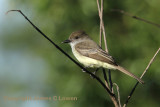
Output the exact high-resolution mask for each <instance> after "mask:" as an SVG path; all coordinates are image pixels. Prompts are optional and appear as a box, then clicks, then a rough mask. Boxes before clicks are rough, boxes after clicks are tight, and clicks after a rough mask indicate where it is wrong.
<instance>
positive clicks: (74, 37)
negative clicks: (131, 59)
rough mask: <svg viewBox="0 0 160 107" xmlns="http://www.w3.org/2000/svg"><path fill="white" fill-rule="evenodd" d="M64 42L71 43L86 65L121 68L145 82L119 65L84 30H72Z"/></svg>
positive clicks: (79, 58)
mask: <svg viewBox="0 0 160 107" xmlns="http://www.w3.org/2000/svg"><path fill="white" fill-rule="evenodd" d="M62 43H69V44H70V46H71V48H72V53H73V55H74V56H75V57H76V59H77V60H78V61H79V62H80V63H81V64H83V65H84V66H85V67H90V68H100V67H102V68H107V69H113V70H119V71H121V72H123V73H124V74H126V75H128V76H130V77H132V78H134V79H136V80H137V81H138V82H140V83H141V84H143V83H144V81H143V80H141V79H140V78H139V77H137V76H135V75H134V74H133V73H131V72H129V71H128V70H126V69H125V68H123V67H122V66H120V65H118V64H117V63H116V62H115V60H114V59H113V57H112V56H111V55H109V53H108V52H106V51H104V50H103V49H102V48H101V47H100V46H99V45H98V44H97V43H96V42H94V41H93V40H92V39H91V38H90V37H89V35H88V34H86V32H85V31H83V30H78V31H75V32H72V33H71V35H70V36H69V39H67V40H65V41H63V42H62Z"/></svg>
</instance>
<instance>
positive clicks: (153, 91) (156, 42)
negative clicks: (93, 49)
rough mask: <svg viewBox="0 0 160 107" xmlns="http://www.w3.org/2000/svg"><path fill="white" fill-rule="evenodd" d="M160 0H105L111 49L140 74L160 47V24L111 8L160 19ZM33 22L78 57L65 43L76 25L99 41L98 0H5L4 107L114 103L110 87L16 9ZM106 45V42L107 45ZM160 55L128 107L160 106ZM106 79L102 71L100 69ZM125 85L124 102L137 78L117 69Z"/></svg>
mask: <svg viewBox="0 0 160 107" xmlns="http://www.w3.org/2000/svg"><path fill="white" fill-rule="evenodd" d="M159 4H160V1H158V0H152V1H150V0H143V1H139V0H123V1H120V0H111V1H109V0H104V24H105V27H106V33H107V43H108V48H109V53H110V54H111V55H112V56H113V57H114V58H115V59H116V61H117V62H118V63H119V64H120V65H121V66H123V67H125V68H126V69H128V70H129V71H130V72H132V73H134V74H135V75H137V76H140V75H141V74H142V72H143V71H144V70H145V68H146V66H147V64H148V63H149V61H150V59H151V58H152V56H153V55H154V53H155V52H156V51H157V49H158V48H159V46H160V35H159V34H160V29H159V28H157V27H155V26H153V25H150V24H147V23H144V22H142V21H138V20H135V19H132V18H130V17H128V16H125V15H122V14H120V13H117V12H111V11H110V10H111V9H115V8H116V9H123V10H125V11H127V12H129V13H132V14H134V15H137V16H139V17H141V18H144V19H146V20H150V21H153V22H155V23H157V24H159V23H160V6H159ZM10 9H20V10H22V11H23V12H24V13H25V14H26V15H27V17H28V18H30V19H31V21H32V22H33V23H34V24H35V25H36V26H37V27H39V28H40V29H41V30H42V31H43V32H44V33H45V34H46V35H47V36H49V37H50V38H51V39H52V40H53V41H54V42H55V43H57V44H58V45H59V46H60V47H61V48H62V49H64V50H65V51H66V52H67V53H68V54H69V55H71V56H72V57H74V56H73V54H72V52H71V49H70V46H69V45H64V44H61V42H62V41H64V40H66V39H67V38H68V37H69V35H70V34H71V33H72V32H74V31H76V30H79V29H81V30H85V31H86V32H87V33H88V34H89V35H90V37H91V38H92V39H93V40H94V41H96V42H97V43H98V41H99V16H98V10H97V4H96V0H1V1H0V86H1V88H0V95H1V96H0V106H1V107H9V106H13V107H35V106H37V107H106V106H107V107H112V106H113V104H112V102H111V100H110V98H109V96H108V93H106V91H105V90H104V88H103V87H102V86H101V85H100V84H99V83H97V81H96V80H94V79H92V78H90V76H89V75H87V74H85V73H82V72H81V69H80V68H79V67H77V66H76V65H75V64H74V63H73V62H71V61H70V60H69V59H68V58H67V57H65V56H64V55H63V54H62V53H61V52H59V51H58V50H57V49H56V48H55V47H54V46H52V44H51V43H49V41H47V40H46V39H44V38H43V37H42V36H41V35H40V34H39V33H38V32H37V31H35V29H33V27H32V26H31V25H30V24H29V23H28V22H27V21H26V20H25V19H24V18H23V17H22V16H21V15H20V14H19V13H16V12H12V13H9V14H8V15H5V12H6V11H8V10H10ZM103 47H104V46H103ZM159 65H160V54H158V55H157V57H156V59H155V61H154V62H153V64H152V66H151V67H150V68H149V70H148V72H147V73H146V74H145V76H144V78H143V80H144V81H145V84H144V85H139V86H138V87H137V89H136V91H135V93H134V95H133V96H132V98H131V100H130V102H129V104H128V107H159V105H160V103H159V99H160V91H159V90H160V83H159V81H160V78H159V75H160V72H159V71H160V70H159V69H160V66H159ZM97 75H98V76H100V77H102V78H103V75H102V72H98V73H97ZM112 81H113V82H115V83H117V84H118V86H119V89H120V95H121V103H122V104H123V103H124V101H125V100H126V98H127V96H128V95H129V92H130V91H131V89H132V88H133V86H134V84H135V83H136V80H134V79H132V78H130V77H128V76H126V75H124V74H122V73H120V72H119V71H117V70H116V71H112ZM4 96H8V97H26V96H31V97H35V96H37V97H52V96H61V97H77V98H78V100H77V101H46V100H41V101H40V100H38V101H8V100H5V99H4Z"/></svg>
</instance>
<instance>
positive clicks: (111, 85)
mask: <svg viewBox="0 0 160 107" xmlns="http://www.w3.org/2000/svg"><path fill="white" fill-rule="evenodd" d="M108 74H109V83H110V89H111V91H112V93H113V83H112V78H111V70H110V69H109V70H108Z"/></svg>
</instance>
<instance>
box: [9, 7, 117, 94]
mask: <svg viewBox="0 0 160 107" xmlns="http://www.w3.org/2000/svg"><path fill="white" fill-rule="evenodd" d="M11 11H16V12H19V13H20V14H21V15H22V16H23V17H24V18H25V19H26V20H27V21H28V22H29V23H30V24H31V25H32V26H33V28H35V29H36V30H37V31H38V32H39V33H40V34H41V35H42V36H43V37H44V38H46V39H47V40H48V41H50V42H51V43H52V44H53V45H54V46H55V47H56V48H57V49H58V50H59V51H61V52H62V53H63V54H64V55H65V56H66V57H68V58H69V59H70V60H71V61H72V62H74V63H75V64H76V65H77V66H78V67H80V68H81V69H82V70H83V71H86V73H87V74H89V75H91V76H92V77H93V78H95V79H96V80H97V81H98V83H100V84H101V85H102V86H103V87H104V88H105V90H106V91H107V92H108V93H109V95H110V96H113V97H114V96H115V95H114V94H113V93H112V92H111V91H110V90H109V89H108V88H107V87H106V85H105V84H104V83H103V82H102V80H101V79H100V78H99V77H97V76H96V75H94V74H93V73H91V72H89V71H88V70H87V69H85V68H84V67H83V66H81V65H80V64H79V63H78V62H77V61H75V60H74V59H73V58H72V57H71V56H69V55H68V54H67V53H66V52H65V51H64V50H62V49H61V48H60V47H59V46H58V45H57V44H55V43H54V42H53V41H52V40H51V39H50V38H48V37H47V36H46V35H45V34H44V33H43V32H42V31H41V30H40V29H39V28H38V27H36V26H35V25H34V24H33V23H32V22H31V21H30V20H29V19H28V18H27V17H26V16H25V15H24V14H23V12H22V11H21V10H9V11H8V12H7V13H9V12H11Z"/></svg>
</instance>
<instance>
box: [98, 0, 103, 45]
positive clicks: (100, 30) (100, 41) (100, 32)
mask: <svg viewBox="0 0 160 107" xmlns="http://www.w3.org/2000/svg"><path fill="white" fill-rule="evenodd" d="M97 7H98V13H99V17H101V9H100V7H99V0H97ZM99 24H100V25H99V26H100V27H99V28H100V29H99V46H100V47H102V26H101V19H100V23H99Z"/></svg>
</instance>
